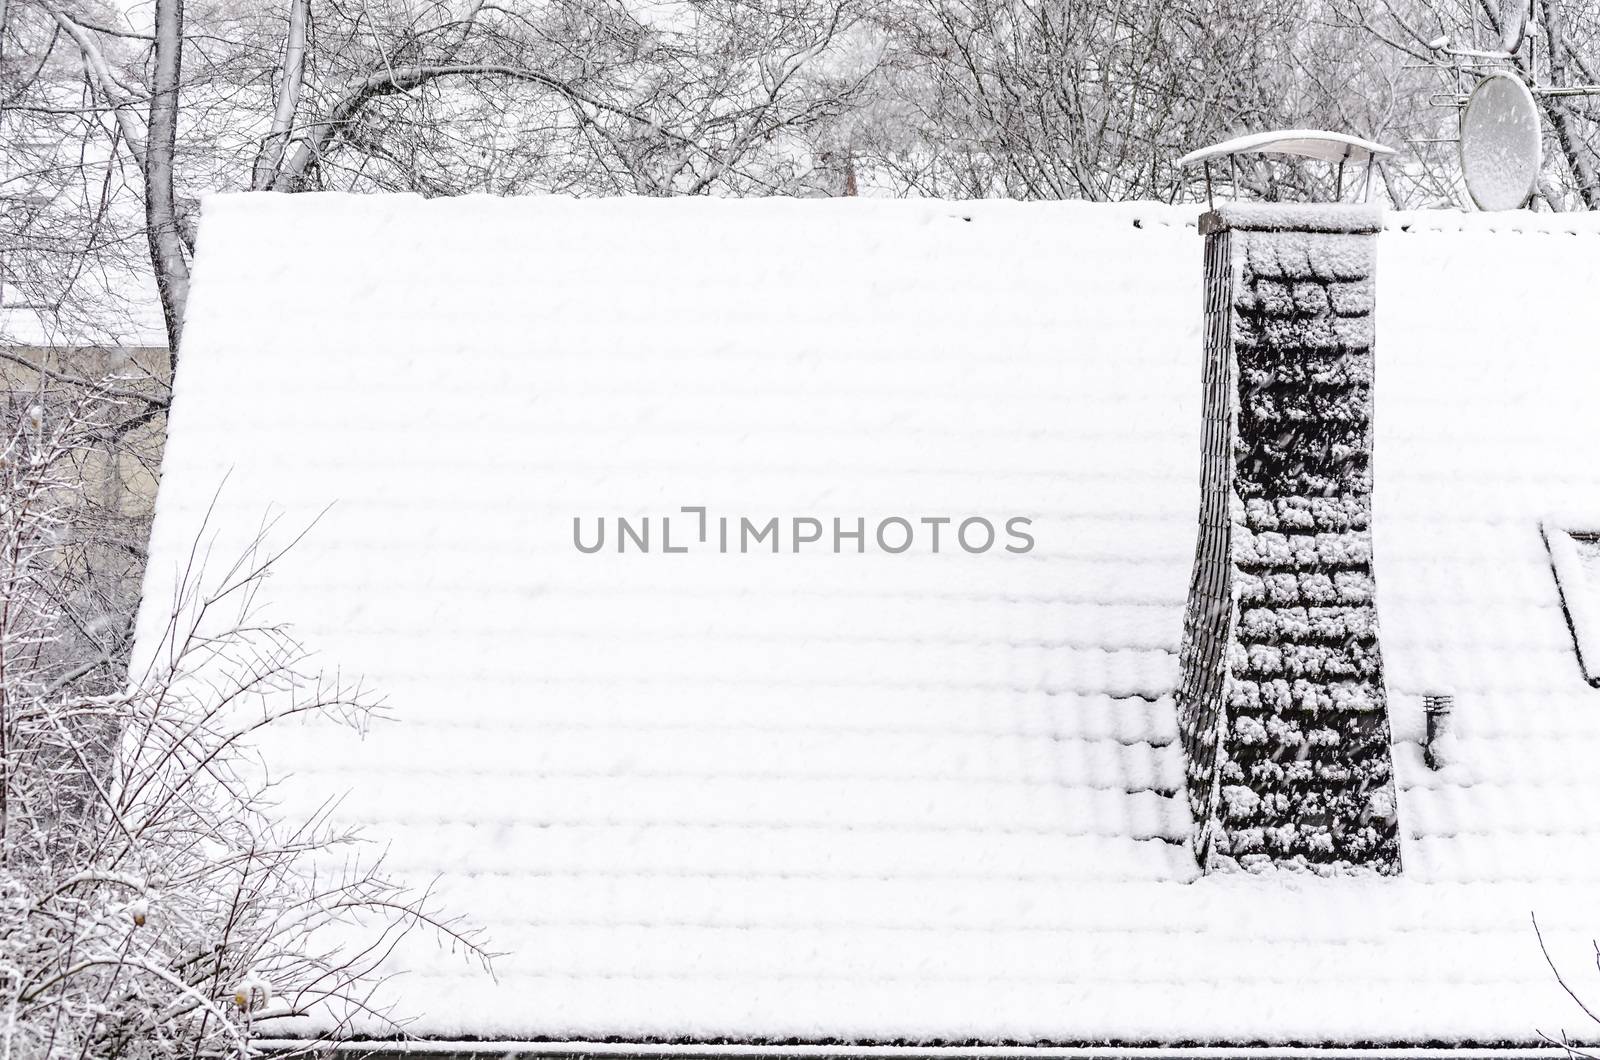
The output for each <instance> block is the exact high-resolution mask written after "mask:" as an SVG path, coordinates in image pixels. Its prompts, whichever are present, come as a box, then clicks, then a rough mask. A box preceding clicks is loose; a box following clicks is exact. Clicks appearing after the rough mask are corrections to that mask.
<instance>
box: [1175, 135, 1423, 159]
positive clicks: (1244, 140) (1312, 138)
mask: <svg viewBox="0 0 1600 1060" xmlns="http://www.w3.org/2000/svg"><path fill="white" fill-rule="evenodd" d="M1245 154H1257V155H1266V154H1277V155H1298V156H1300V157H1301V158H1318V159H1321V160H1322V161H1324V162H1345V161H1348V162H1366V161H1369V160H1371V159H1372V158H1375V157H1378V156H1381V155H1392V154H1394V148H1392V147H1385V146H1383V145H1382V144H1380V143H1374V142H1373V141H1371V140H1363V139H1362V138H1361V137H1359V136H1349V135H1347V134H1345V133H1336V132H1323V131H1322V130H1320V129H1278V130H1276V131H1273V132H1261V133H1251V134H1250V135H1248V136H1236V137H1234V138H1233V139H1232V140H1224V141H1222V142H1221V143H1220V144H1212V145H1211V146H1210V147H1202V148H1200V149H1199V150H1197V151H1190V152H1189V153H1188V154H1186V155H1184V156H1183V157H1182V158H1180V159H1178V165H1179V166H1184V167H1187V166H1192V165H1194V164H1195V163H1196V162H1209V161H1210V160H1211V159H1213V158H1226V157H1227V156H1229V155H1245Z"/></svg>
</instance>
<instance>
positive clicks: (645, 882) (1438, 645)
mask: <svg viewBox="0 0 1600 1060" xmlns="http://www.w3.org/2000/svg"><path fill="white" fill-rule="evenodd" d="M1196 216H1197V211H1196V210H1195V209H1193V208H1170V207H1165V206H1157V205H1150V204H1133V205H1117V206H1106V205H1087V204H1016V203H929V202H919V203H897V202H882V201H872V202H869V201H855V200H846V201H824V202H817V201H809V202H791V201H760V202H752V201H744V202H728V201H698V200H697V201H685V200H677V201H652V200H605V201H572V200H566V199H553V198H552V199H524V200H494V199H487V198H467V199H455V200H436V201H423V200H421V199H418V198H413V197H371V198H350V197H341V196H328V195H301V196H271V195H253V196H224V197H219V198H214V199H211V200H210V201H208V202H207V203H206V204H205V209H204V221H203V224H202V228H201V233H200V243H199V252H198V257H197V260H196V265H195V279H194V288H193V294H192V297H191V301H190V307H189V318H188V325H187V333H186V342H185V349H184V353H183V362H182V368H181V370H180V373H179V377H178V381H177V389H176V396H175V409H174V411H173V415H172V419H171V434H170V441H169V444H168V449H167V455H166V464H165V467H164V470H163V480H162V486H161V495H160V498H159V504H158V515H157V521H156V527H155V535H154V541H153V544H152V550H151V562H150V574H149V584H148V588H147V592H146V595H145V599H146V602H147V606H146V608H145V611H144V613H143V615H142V617H141V636H140V639H139V647H138V651H139V653H140V655H141V656H144V657H149V656H150V655H151V654H153V653H154V652H155V651H156V650H157V641H158V639H159V635H160V629H161V627H162V625H163V624H164V622H165V618H166V614H167V603H168V601H169V600H170V598H171V592H172V584H173V579H174V578H175V576H176V571H177V570H179V569H180V568H181V567H182V566H184V565H185V563H186V561H187V557H188V555H189V550H190V547H191V544H192V543H193V541H194V540H195V538H196V535H197V533H198V528H199V526H200V524H201V520H202V518H203V516H204V514H205V511H206V509H207V508H208V507H210V506H211V505H212V502H213V498H214V497H215V498H216V506H215V511H214V512H213V514H212V516H211V520H210V526H211V530H210V531H209V532H208V536H207V537H206V541H207V542H208V543H209V545H210V549H211V555H212V557H213V558H212V561H211V562H212V565H213V566H215V567H219V568H220V567H221V566H222V565H224V564H223V560H224V559H225V558H231V557H232V556H234V555H236V554H237V553H238V552H239V551H241V550H242V549H243V548H244V547H245V544H246V543H247V541H248V540H249V538H251V537H252V536H253V535H254V534H255V532H256V531H257V529H258V528H259V527H260V525H261V522H262V519H263V516H264V515H265V514H267V513H268V512H271V513H276V514H277V516H278V517H279V521H278V523H277V524H276V529H275V530H274V531H273V536H274V539H275V540H277V541H279V542H280V543H281V542H282V541H285V540H286V539H287V538H289V537H291V536H292V535H293V533H294V532H295V531H296V530H298V529H299V528H300V527H303V526H305V525H306V524H308V523H310V522H311V521H312V520H313V519H314V518H316V516H317V514H318V513H319V512H323V510H324V509H325V508H326V509H327V511H326V513H325V514H323V515H322V517H321V518H320V520H319V521H317V522H316V525H315V526H314V527H313V529H312V530H311V531H310V532H309V533H308V534H307V536H306V537H305V538H304V540H302V541H301V542H300V543H299V544H298V545H297V546H295V547H294V548H293V549H292V550H291V551H290V553H289V554H288V556H287V557H286V558H285V559H284V560H283V561H282V563H281V565H280V567H279V568H278V569H277V570H276V572H275V573H274V574H273V575H272V577H271V579H270V581H269V583H268V585H267V588H266V590H265V594H264V604H265V607H266V609H267V611H268V613H269V616H270V617H274V618H277V619H281V620H286V621H289V622H292V623H294V627H295V629H296V631H297V632H298V634H299V635H300V636H301V637H302V638H303V639H304V640H305V641H306V642H308V643H309V644H311V645H314V646H316V647H317V648H318V649H319V650H320V651H321V653H322V658H323V659H324V660H325V661H326V664H327V665H328V666H329V667H334V666H337V667H339V668H340V669H341V670H342V672H343V673H344V674H346V675H357V674H359V675H361V676H363V677H364V678H365V680H366V681H367V682H368V683H369V684H371V685H372V686H374V687H375V688H377V689H380V690H381V691H382V692H383V693H384V694H385V695H386V697H387V702H388V704H389V706H390V708H391V710H392V712H393V714H394V718H395V720H393V721H391V722H387V723H383V724H380V725H379V726H378V727H377V728H376V729H375V730H374V731H373V732H371V733H370V734H369V735H368V736H367V737H366V738H365V739H364V740H363V739H358V738H356V737H354V736H353V735H352V736H348V737H347V736H346V735H345V734H343V733H342V732H338V731H335V730H326V729H324V730H319V731H305V730H285V731H283V732H280V733H279V734H278V736H277V737H275V738H270V739H268V740H267V741H266V743H265V745H264V747H263V753H264V754H265V755H266V757H267V760H268V761H269V762H271V763H272V764H273V765H274V766H275V767H276V768H277V769H278V770H279V771H280V772H282V773H292V774H293V775H294V776H293V778H292V780H291V781H290V782H289V783H287V784H286V786H285V789H284V799H285V812H288V813H294V812H297V811H298V810H299V809H302V808H304V807H308V806H314V805H316V804H318V803H319V802H320V801H321V800H322V799H324V798H326V797H328V796H330V795H338V794H344V795H345V796H346V797H345V801H344V802H343V804H342V808H341V810H340V812H341V814H342V815H343V818H344V819H345V820H349V821H352V822H355V823H359V824H362V825H364V826H365V827H366V828H367V830H368V832H369V834H371V835H372V836H373V837H374V838H375V839H376V840H378V841H379V842H381V843H383V844H385V845H387V848H388V851H389V864H390V867H391V869H392V870H394V871H395V872H396V873H398V874H400V875H402V876H403V877H405V878H407V879H410V880H412V881H414V882H416V883H418V884H427V883H429V882H431V881H433V880H434V879H435V878H437V882H438V893H439V895H440V897H441V899H442V900H443V901H444V902H445V903H446V905H447V906H448V907H449V908H451V909H453V910H455V911H458V912H461V913H464V914H466V915H468V916H470V917H471V918H473V919H474V920H476V921H477V922H478V923H480V924H482V925H483V926H484V927H485V928H486V929H487V931H488V933H489V936H490V941H491V944H492V946H493V948H495V949H497V950H500V951H504V952H505V954H506V956H504V957H503V958H501V959H500V960H499V961H498V962H497V970H498V980H497V981H491V980H490V979H489V978H488V977H487V976H485V975H484V974H482V973H481V972H480V971H479V970H477V969H476V968H475V967H474V966H472V965H470V964H469V963H467V962H464V961H463V960H461V959H460V958H459V957H458V956H454V955H451V954H449V953H447V952H443V951H441V950H439V949H438V948H436V947H435V946H434V945H433V944H432V943H431V942H424V941H421V940H418V941H417V943H416V944H415V945H411V946H409V947H408V948H406V949H404V950H402V952H401V953H400V954H399V955H398V960H399V962H400V965H399V966H400V967H401V968H402V969H403V970H405V971H407V972H408V974H406V975H403V976H401V977H399V978H398V979H396V980H395V981H394V982H393V983H391V984H390V986H388V987H386V988H385V991H386V992H385V994H384V997H385V998H386V999H387V1000H389V1001H392V1002H393V1003H395V1005H396V1006H397V1011H399V1012H401V1013H409V1014H412V1015H415V1016H416V1017H417V1018H416V1022H415V1023H414V1024H412V1026H411V1030H412V1031H413V1032H414V1033H417V1034H422V1035H427V1036H434V1037H441V1038H461V1037H475V1038H489V1039H493V1038H504V1039H526V1038H536V1037H557V1038H566V1037H583V1038H600V1037H620V1038H637V1039H717V1038H730V1039H738V1040H759V1039H788V1038H798V1039H806V1040H830V1039H837V1040H855V1041H894V1040H913V1041H919V1042H922V1041H935V1040H943V1041H969V1040H978V1041H1002V1040H1007V1041H1024V1042H1033V1041H1054V1042H1091V1041H1117V1042H1185V1041H1235V1042H1237V1041H1257V1040H1259V1041H1274V1042H1283V1041H1303V1042H1354V1041H1383V1042H1410V1041H1430V1040H1444V1041H1463V1042H1464V1041H1472V1042H1490V1041H1501V1040H1514V1041H1520V1042H1527V1041H1533V1040H1536V1037H1537V1034H1538V1033H1539V1032H1540V1031H1545V1032H1549V1033H1552V1034H1559V1033H1561V1032H1562V1031H1566V1032H1568V1033H1572V1034H1577V1035H1585V1034H1587V1033H1589V1032H1591V1031H1594V1030H1596V1028H1592V1027H1590V1026H1588V1025H1587V1024H1586V1023H1585V1020H1584V1017H1583V1015H1582V1013H1581V1012H1580V1011H1579V1010H1578V1009H1577V1007H1576V1006H1575V1005H1574V1004H1573V1003H1572V1002H1571V1000H1569V999H1568V998H1566V997H1565V996H1564V995H1563V994H1562V992H1561V991H1560V989H1559V988H1558V987H1557V985H1556V983H1555V981H1554V979H1553V977H1552V975H1551V972H1550V970H1549V968H1548V967H1547V966H1546V964H1545V961H1544V959H1543V958H1542V957H1541V955H1540V951H1539V947H1538V944H1537V942H1536V940H1535V937H1534V934H1533V931H1532V928H1531V926H1530V914H1531V913H1535V914H1537V915H1538V917H1539V922H1540V925H1541V927H1542V928H1543V930H1544V933H1545V937H1546V940H1547V941H1548V943H1549V944H1550V947H1551V951H1552V954H1553V956H1554V957H1555V958H1556V960H1557V961H1558V962H1559V963H1560V964H1561V966H1562V969H1563V971H1564V972H1565V973H1566V974H1567V975H1568V976H1569V978H1570V979H1571V980H1572V981H1573V982H1574V983H1575V985H1577V986H1578V987H1579V988H1580V989H1582V990H1585V991H1586V992H1588V993H1589V995H1590V996H1591V997H1595V996H1600V977H1597V976H1596V974H1595V970H1594V963H1593V951H1592V949H1591V946H1590V940H1591V939H1592V938H1593V937H1594V936H1595V935H1596V934H1600V905H1597V904H1596V902H1595V901H1594V898H1595V895H1596V893H1597V891H1596V887H1597V885H1600V768H1597V767H1600V691H1596V690H1594V689H1591V688H1589V687H1588V686H1587V685H1586V684H1585V682H1584V680H1583V678H1582V675H1581V674H1580V672H1579V669H1578V665H1577V661H1576V659H1575V656H1574V650H1573V644H1572V640H1571V637H1570V635H1569V632H1568V630H1567V628H1566V624H1565V621H1564V619H1563V615H1562V611H1561V607H1560V603H1559V600H1558V596H1557V592H1556V586H1555V583H1554V580H1553V578H1552V575H1551V569H1550V561H1549V558H1548V555H1547V554H1546V551H1545V548H1544V545H1543V543H1542V540H1541V536H1540V527H1539V519H1540V517H1542V516H1545V515H1547V514H1548V513H1550V512H1553V511H1559V512H1562V513H1564V514H1565V515H1566V516H1570V518H1571V519H1572V520H1573V521H1574V524H1576V522H1577V521H1581V520H1590V521H1592V520H1594V519H1595V518H1596V517H1600V459H1597V454H1600V416H1596V415H1595V409H1594V401H1595V396H1596V393H1597V390H1600V388H1597V386H1596V383H1597V382H1600V368H1597V361H1596V356H1595V348H1594V339H1595V335H1596V334H1597V331H1600V300H1596V299H1595V298H1594V296H1593V293H1594V291H1595V290H1596V289H1597V284H1600V217H1594V216H1575V215H1560V216H1556V217H1547V216H1533V215H1523V214H1519V215H1498V216H1477V217H1463V216H1461V215H1454V214H1426V215H1424V214H1416V215H1405V214H1399V215H1391V216H1390V217H1389V218H1388V221H1387V229H1386V231H1385V232H1384V233H1383V234H1382V235H1381V236H1380V237H1379V239H1380V244H1379V245H1380V250H1379V287H1378V306H1379V309H1378V359H1377V363H1378V398H1377V416H1378V439H1377V457H1376V465H1377V467H1376V475H1377V491H1378V493H1377V497H1376V511H1377V515H1376V519H1377V523H1376V531H1375V550H1376V571H1377V576H1378V586H1379V611H1380V617H1381V621H1382V624H1383V629H1382V637H1383V648H1384V652H1385V657H1386V661H1387V677H1388V683H1389V689H1390V693H1391V697H1392V714H1393V729H1394V739H1395V747H1394V755H1395V760H1396V766H1397V769H1398V774H1399V779H1400V814H1401V822H1402V829H1403V833H1404V840H1403V856H1404V868H1405V874H1404V877H1403V878H1401V879H1378V878H1375V877H1350V878H1340V879H1331V880H1324V879H1315V878H1308V877H1304V876H1299V875H1295V874H1291V873H1284V872H1279V873H1274V874H1268V875H1264V876H1259V877H1257V876H1245V875H1234V876H1212V877H1209V878H1203V879H1201V878H1197V876H1196V873H1195V871H1194V868H1193V863H1192V859H1191V857H1190V855H1189V852H1188V851H1187V849H1186V848H1185V846H1184V845H1183V843H1184V840H1185V838H1186V836H1187V835H1188V830H1189V823H1190V822H1189V819H1188V814H1187V809H1186V807H1185V804H1184V801H1183V799H1182V798H1181V795H1180V789H1181V783H1182V763H1181V760H1180V759H1181V755H1180V751H1179V747H1178V744H1177V743H1176V742H1175V737H1176V726H1175V721H1174V716H1173V702H1172V690H1173V688H1174V685H1175V684H1176V681H1177V676H1178V667H1177V658H1176V653H1177V648H1178V642H1179V637H1180V632H1181V628H1182V609H1183V600H1184V593H1185V590H1186V586H1187V579H1188V576H1189V566H1190V561H1191V558H1192V550H1193V547H1194V539H1195V526H1196V518H1197V504H1198V486H1197V483H1198V479H1199V463H1200V461H1199V458H1200V427H1201V422H1200V398H1201V386H1200V375H1201V352H1202V351H1201V337H1200V320H1201V314H1200V311H1201V284H1200V275H1201V274H1200V269H1201V245H1202V241H1201V238H1200V236H1199V235H1198V234H1197V231H1196V228H1195V221H1196ZM225 477H226V483H225V484H224V478H225ZM219 487H220V493H219ZM330 505H331V507H328V506H330ZM686 505H705V506H708V507H709V508H710V511H711V513H712V514H713V515H717V514H727V515H731V516H735V517H737V516H739V515H748V516H750V517H752V518H765V517H767V516H770V515H778V516H782V517H785V518H788V517H793V516H817V517H821V518H824V519H826V518H829V517H832V516H841V517H847V518H850V519H853V518H854V517H856V516H865V517H868V518H869V519H873V518H877V517H882V516H886V515H904V516H907V517H910V518H916V517H918V516H923V515H952V516H965V515H985V516H989V517H990V518H994V519H997V520H999V519H1003V518H1005V517H1009V516H1012V515H1024V516H1030V517H1032V518H1033V520H1034V521H1033V525H1032V532H1033V534H1034V536H1035V538H1036V540H1037V547H1036V548H1035V549H1034V551H1033V552H1031V553H1029V554H1026V555H1014V554H1008V553H1004V552H990V553H986V554H983V555H978V556H969V555H966V554H964V553H961V552H960V551H959V550H955V551H953V552H952V551H944V552H941V554H939V555H930V554H928V553H927V552H925V551H922V550H920V549H913V550H912V551H910V552H907V553H905V554H903V555H885V554H883V553H881V552H869V553H868V554H866V555H854V554H846V555H834V554H832V553H831V552H824V551H805V552H802V553H800V554H798V555H796V554H792V553H789V552H785V553H784V554H781V555H770V554H759V555H721V554H717V553H716V552H711V551H706V550H703V549H701V550H698V551H691V552H690V553H687V554H681V555H662V554H659V552H652V553H651V554H649V555H637V554H629V555H618V554H616V553H615V552H614V551H610V550H609V549H608V550H607V551H605V552H602V553H599V554H595V555H584V554H580V553H579V552H578V551H577V550H576V549H575V548H574V547H573V544H572V520H573V517H574V516H582V517H583V518H584V519H585V525H586V526H592V525H593V519H594V517H596V516H599V515H606V516H615V515H619V514H621V515H630V516H640V515H645V514H651V515H656V516H659V515H663V514H666V515H671V514H675V513H677V511H678V509H679V508H680V507H681V506H686ZM678 533H679V528H678V526H677V525H676V524H675V525H674V535H675V536H676V535H677V534H678ZM653 543H654V542H653ZM785 547H786V548H787V545H786V546H785ZM1429 691H1450V692H1453V693H1454V695H1455V703H1456V706H1455V714H1454V718H1453V726H1454V733H1455V735H1456V740H1455V743H1454V746H1453V747H1452V748H1451V758H1450V762H1449V764H1448V765H1447V766H1446V767H1445V768H1443V769H1442V770H1441V771H1439V772H1433V771H1430V770H1429V769H1428V768H1427V766H1426V765H1425V764H1424V763H1423V759H1422V754H1421V749H1420V745H1419V741H1420V740H1421V738H1422V735H1423V728H1424V723H1423V715H1422V710H1421V694H1422V693H1423V692H1429ZM306 1029H307V1027H305V1026H300V1027H285V1028H279V1030H281V1031H304V1030H306Z"/></svg>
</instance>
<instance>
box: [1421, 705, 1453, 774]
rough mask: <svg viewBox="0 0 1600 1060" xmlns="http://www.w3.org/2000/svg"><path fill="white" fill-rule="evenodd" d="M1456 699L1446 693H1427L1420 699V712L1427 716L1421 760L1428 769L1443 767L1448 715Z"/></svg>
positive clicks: (1448, 729) (1447, 734)
mask: <svg viewBox="0 0 1600 1060" xmlns="http://www.w3.org/2000/svg"><path fill="white" fill-rule="evenodd" d="M1455 708H1456V697H1455V696H1453V695H1451V694H1450V693H1448V692H1428V693H1426V694H1424V695H1423V697H1422V710H1423V713H1425V714H1426V715H1427V716H1428V734H1427V736H1426V737H1425V738H1424V739H1423V742H1422V760H1423V761H1424V762H1426V763H1428V768H1429V769H1443V768H1444V767H1445V764H1446V763H1445V754H1444V750H1445V747H1444V741H1445V739H1446V738H1447V737H1448V736H1449V735H1450V714H1451V712H1452V711H1454V710H1455Z"/></svg>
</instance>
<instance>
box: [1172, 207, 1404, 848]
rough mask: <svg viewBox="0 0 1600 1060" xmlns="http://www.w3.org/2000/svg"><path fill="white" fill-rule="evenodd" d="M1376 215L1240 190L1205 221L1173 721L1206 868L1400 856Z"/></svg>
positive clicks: (1371, 211) (1202, 224)
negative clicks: (1191, 558) (1200, 414)
mask: <svg viewBox="0 0 1600 1060" xmlns="http://www.w3.org/2000/svg"><path fill="white" fill-rule="evenodd" d="M1380 227H1381V218H1380V214H1379V212H1378V211H1377V210H1376V209H1372V208H1368V207H1361V206H1345V205H1327V204H1315V205H1312V204H1307V205H1296V204H1277V203H1233V204H1226V205H1222V206H1219V207H1217V208H1216V209H1214V210H1213V211H1212V212H1211V213H1207V214H1206V215H1205V216H1204V217H1202V218H1201V222H1200V230H1201V233H1202V234H1203V235H1204V236H1205V413H1204V439H1203V442H1202V445H1203V449H1204V457H1203V463H1202V468H1201V502H1200V533H1199V538H1198V543H1197V546H1196V549H1195V563H1194V574H1193V577H1192V579H1191V582H1190V588H1189V603H1188V611H1187V614H1186V616H1185V620H1184V635H1183V651H1182V665H1183V678H1182V684H1181V687H1180V688H1179V691H1178V723H1179V728H1180V731H1181V734H1182V740H1183V746H1184V751H1185V754H1186V756H1187V780H1188V788H1189V800H1190V807H1191V809H1192V810H1193V816H1194V821H1195V837H1194V838H1195V853H1196V856H1197V857H1198V858H1199V860H1200V864H1201V866H1202V867H1203V868H1206V869H1211V868H1216V867H1220V866H1225V865H1228V864H1230V863H1232V864H1237V865H1240V866H1243V867H1246V868H1262V867H1265V866H1268V865H1271V864H1273V863H1285V862H1287V863H1292V864H1297V865H1305V866H1309V867H1311V868H1313V869H1314V870H1316V871H1319V872H1334V871H1338V870H1340V869H1341V868H1344V867H1348V866H1365V867H1369V868H1373V869H1377V870H1378V871H1381V872H1391V873H1392V872H1398V871H1399V867H1400V859H1399V841H1398V838H1397V828H1396V825H1397V820H1396V812H1395V798H1394V785H1393V779H1392V762H1391V757H1390V745H1389V720H1388V711H1387V704H1386V700H1385V696H1384V687H1383V662H1382V657H1381V655H1380V653H1379V646H1378V623H1377V614H1376V612H1375V610H1374V600H1373V592H1374V579H1373V570H1372V537H1371V529H1370V523H1371V513H1372V386H1373V326H1372V321H1373V318H1372V313H1373V290H1374V288H1373V282H1374V265H1375V251H1376V247H1377V238H1378V230H1379V228H1380Z"/></svg>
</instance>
